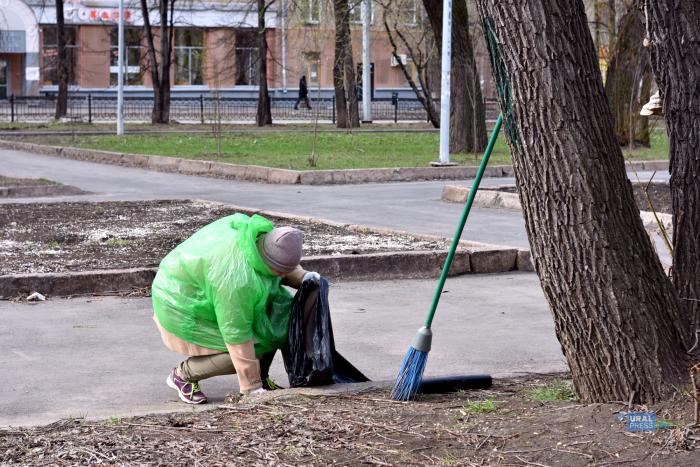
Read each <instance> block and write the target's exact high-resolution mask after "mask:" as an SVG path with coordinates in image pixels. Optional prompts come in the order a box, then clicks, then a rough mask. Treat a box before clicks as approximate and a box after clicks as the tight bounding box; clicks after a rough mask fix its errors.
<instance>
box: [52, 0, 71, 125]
mask: <svg viewBox="0 0 700 467" xmlns="http://www.w3.org/2000/svg"><path fill="white" fill-rule="evenodd" d="M56 36H57V37H56V45H57V49H58V50H57V52H58V57H57V58H58V64H57V69H56V72H57V74H58V100H56V114H55V116H54V118H55V119H56V120H58V119H59V118H62V117H65V116H66V115H67V114H68V53H67V51H66V27H65V21H64V19H63V0H56Z"/></svg>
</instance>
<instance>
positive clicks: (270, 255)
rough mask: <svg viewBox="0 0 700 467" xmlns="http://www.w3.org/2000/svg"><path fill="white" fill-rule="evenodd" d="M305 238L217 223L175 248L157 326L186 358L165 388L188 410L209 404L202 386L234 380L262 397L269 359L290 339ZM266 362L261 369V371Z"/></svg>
mask: <svg viewBox="0 0 700 467" xmlns="http://www.w3.org/2000/svg"><path fill="white" fill-rule="evenodd" d="M302 243H303V233H302V232H301V231H300V230H297V229H294V228H291V227H280V228H274V226H273V224H272V222H270V221H269V220H267V219H265V218H264V217H262V216H259V215H253V216H252V217H248V216H246V215H244V214H234V215H232V216H228V217H224V218H223V219H219V220H217V221H215V222H213V223H211V224H209V225H207V226H205V227H203V228H202V229H200V230H199V231H197V232H196V233H195V234H194V235H192V236H191V237H190V238H188V239H187V240H185V241H184V242H183V243H181V244H180V245H178V246H177V247H176V248H175V249H174V250H173V251H171V252H170V253H169V254H168V255H167V256H166V257H165V258H164V259H163V261H161V263H160V267H159V269H158V273H157V274H156V277H155V279H154V281H153V291H152V300H153V311H154V320H155V322H156V324H157V326H158V329H159V330H160V333H161V337H162V339H163V343H164V344H165V346H166V347H168V348H169V349H170V350H172V351H174V352H177V353H179V354H182V355H186V356H188V357H189V358H188V359H186V360H185V361H183V362H181V363H180V364H179V365H178V366H177V367H175V368H173V369H172V371H171V372H170V374H169V375H168V378H167V381H166V382H167V384H168V386H170V387H171V388H173V389H175V390H176V391H177V392H178V396H179V397H180V399H181V400H182V401H183V402H185V403H188V404H201V403H204V402H206V400H207V398H206V396H205V395H204V393H203V392H202V390H201V389H200V387H199V381H201V380H203V379H207V378H211V377H212V376H219V375H227V374H237V375H238V383H239V388H240V392H241V393H242V394H259V393H262V392H265V388H264V387H263V384H264V383H265V382H266V380H267V382H268V383H267V384H268V386H269V385H271V384H270V383H269V379H268V375H267V372H268V370H269V366H270V363H271V362H272V357H273V356H274V353H275V352H276V351H277V349H280V348H282V347H283V345H284V344H285V342H286V340H287V331H288V327H289V317H290V312H291V304H292V296H291V294H290V293H289V292H288V291H287V290H286V289H285V288H284V287H282V285H283V284H284V285H290V286H292V287H295V288H298V287H299V286H300V284H301V283H302V282H303V280H304V278H305V276H306V277H313V278H317V277H318V274H316V273H307V272H306V271H304V270H303V269H302V268H301V267H300V266H299V261H300V259H301V256H302ZM261 360H262V362H263V368H262V369H261Z"/></svg>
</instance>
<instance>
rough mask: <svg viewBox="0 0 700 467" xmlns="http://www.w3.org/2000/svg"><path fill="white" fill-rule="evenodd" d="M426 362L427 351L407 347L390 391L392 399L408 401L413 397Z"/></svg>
mask: <svg viewBox="0 0 700 467" xmlns="http://www.w3.org/2000/svg"><path fill="white" fill-rule="evenodd" d="M427 362H428V352H422V351H420V350H416V349H415V348H413V347H409V348H408V352H407V353H406V356H405V357H404V359H403V363H402V364H401V369H400V370H399V375H398V376H397V377H396V383H394V389H393V390H392V391H391V398H392V399H394V400H396V401H409V400H411V399H413V398H414V397H415V395H416V393H417V392H418V390H419V389H420V385H421V382H422V381H423V371H424V370H425V364H426V363H427Z"/></svg>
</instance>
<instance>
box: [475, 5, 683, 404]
mask: <svg viewBox="0 0 700 467" xmlns="http://www.w3.org/2000/svg"><path fill="white" fill-rule="evenodd" d="M477 5H478V7H479V11H480V13H481V16H482V20H483V24H484V31H485V34H486V42H487V45H488V48H489V54H490V56H491V64H492V68H493V74H494V77H495V80H496V87H497V90H498V94H499V100H500V104H501V109H502V112H503V115H504V116H505V133H506V137H507V140H508V144H509V146H510V150H511V154H512V158H513V166H514V169H515V178H516V183H517V185H518V192H519V195H520V201H521V203H522V206H523V215H524V217H525V224H526V229H527V233H528V238H529V241H530V248H531V252H532V257H533V260H534V264H535V269H536V271H537V274H538V276H539V278H540V282H541V285H542V289H543V291H544V294H545V296H546V298H547V300H548V302H549V306H550V309H551V311H552V314H553V316H554V322H555V330H556V334H557V337H558V339H559V341H560V343H561V346H562V350H563V353H564V356H565V357H566V360H567V362H568V364H569V367H570V369H571V373H572V377H573V381H574V386H575V388H576V392H577V393H578V395H579V396H580V398H581V399H582V400H583V401H584V402H607V401H611V400H625V401H626V400H628V399H630V398H631V399H632V400H633V401H637V402H651V401H655V400H658V399H660V398H662V397H664V396H665V395H666V394H667V393H668V392H669V391H670V390H671V385H673V384H681V383H683V382H685V381H686V380H687V378H688V376H687V366H686V365H687V363H688V358H687V354H686V353H685V348H686V347H685V344H686V339H685V338H686V336H685V334H684V332H685V330H686V329H687V324H686V319H685V317H684V316H683V314H682V313H681V311H680V307H679V303H678V298H677V296H676V294H675V292H674V289H673V287H672V286H671V284H670V282H669V281H668V279H667V278H666V276H665V275H664V271H663V269H662V267H661V264H660V262H659V260H658V257H657V256H656V253H655V252H654V249H653V247H652V245H651V242H650V241H649V237H648V236H647V233H646V231H645V230H644V226H643V225H642V222H641V219H640V217H639V210H638V209H637V207H636V205H635V202H634V198H633V195H632V188H631V184H630V182H629V180H628V178H627V174H626V172H625V164H624V159H623V157H622V153H621V151H620V147H619V145H618V144H617V141H616V138H615V134H614V132H613V127H612V115H611V113H610V107H609V106H608V102H607V99H606V97H605V91H604V89H603V83H602V80H601V76H600V71H599V69H598V60H597V56H596V53H595V49H594V45H593V40H592V38H591V34H590V32H589V29H588V24H587V21H586V14H585V10H584V8H583V3H582V2H581V1H580V0H578V1H576V2H572V1H571V0H532V1H529V2H519V1H515V0H509V1H503V0H477ZM515 19H517V20H515Z"/></svg>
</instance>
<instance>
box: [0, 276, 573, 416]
mask: <svg viewBox="0 0 700 467" xmlns="http://www.w3.org/2000/svg"><path fill="white" fill-rule="evenodd" d="M434 287H435V281H432V280H411V281H400V282H395V281H384V282H382V281H377V282H354V283H342V284H334V285H333V286H332V288H331V296H330V300H331V310H332V312H333V325H334V331H335V337H336V343H337V347H338V349H339V351H340V352H341V353H342V354H343V355H344V356H345V357H347V358H348V359H349V360H350V361H351V362H353V363H354V364H355V365H356V366H357V367H358V368H359V369H360V370H361V371H363V372H365V374H366V375H367V376H368V377H369V378H371V379H373V380H392V379H393V378H394V377H395V373H396V372H397V371H398V368H399V366H400V364H401V359H402V358H403V356H404V354H405V352H406V349H407V347H408V345H409V344H410V341H411V338H412V337H413V335H414V333H415V331H416V330H417V329H418V327H420V325H421V324H422V322H423V319H424V316H425V313H426V312H427V310H428V306H429V304H430V300H431V298H432V294H433V289H434ZM151 316H152V310H151V304H150V299H145V298H140V299H126V298H119V297H93V298H80V299H73V300H50V301H47V302H43V303H38V304H27V303H11V302H0V319H2V322H3V326H2V327H1V328H0V342H2V351H0V366H1V367H2V369H3V372H4V374H5V375H6V379H5V390H4V391H3V392H2V394H0V425H23V424H41V423H48V422H51V421H54V420H56V419H58V418H61V417H68V416H77V417H80V416H85V417H105V418H106V417H111V416H128V415H135V414H145V413H152V412H163V411H166V412H167V411H175V410H187V411H189V410H192V409H191V407H190V406H186V405H185V404H183V403H181V402H179V401H178V400H177V398H176V395H175V392H174V391H172V390H171V389H169V388H168V387H167V386H166V385H165V378H166V376H167V374H168V372H169V370H170V369H171V368H172V367H173V366H174V365H175V364H176V363H177V362H178V361H179V360H180V357H179V356H178V355H176V354H174V353H172V352H169V351H168V350H167V349H165V347H164V346H163V345H162V344H161V342H160V337H159V334H158V331H157V330H156V328H155V326H154V324H153V321H152V319H151ZM433 329H434V332H435V339H434V344H433V350H432V351H431V352H430V358H429V362H428V367H427V370H426V375H428V376H430V375H448V374H473V373H483V372H488V373H491V374H493V375H496V376H498V375H501V376H503V375H507V374H514V373H520V372H551V371H563V370H565V369H566V365H565V363H564V359H563V356H562V354H561V350H560V346H559V343H558V342H557V340H556V338H555V336H554V331H553V322H552V318H551V316H550V313H549V310H548V307H547V304H546V301H545V299H544V297H543V294H542V291H541V289H540V286H539V282H538V279H537V277H536V276H535V275H534V274H528V273H511V274H501V275H477V276H463V277H459V278H451V279H449V280H448V282H447V285H446V288H445V293H444V295H443V297H442V301H441V303H440V307H439V309H438V313H437V317H436V320H435V324H434V327H433ZM272 374H273V377H274V378H275V379H276V380H277V381H279V382H280V383H283V382H286V376H285V374H284V371H283V368H282V366H281V358H280V357H278V358H277V359H276V361H275V364H274V366H273V372H272ZM202 386H203V389H204V390H205V391H206V393H207V395H208V396H209V397H210V399H211V400H212V401H213V402H215V403H216V402H221V401H222V400H223V398H224V397H225V395H226V394H227V393H228V392H231V391H233V390H235V388H236V384H235V378H234V377H219V378H214V379H213V380H209V381H205V382H203V384H202Z"/></svg>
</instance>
